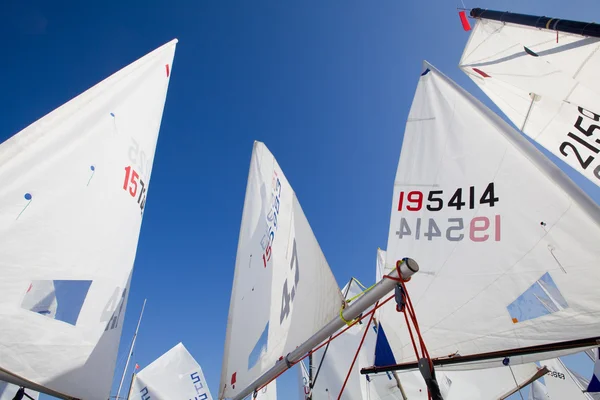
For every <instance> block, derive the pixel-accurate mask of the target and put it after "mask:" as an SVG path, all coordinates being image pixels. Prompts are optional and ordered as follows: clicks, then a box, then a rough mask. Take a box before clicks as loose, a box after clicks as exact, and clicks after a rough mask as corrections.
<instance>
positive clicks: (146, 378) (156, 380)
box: [129, 343, 212, 400]
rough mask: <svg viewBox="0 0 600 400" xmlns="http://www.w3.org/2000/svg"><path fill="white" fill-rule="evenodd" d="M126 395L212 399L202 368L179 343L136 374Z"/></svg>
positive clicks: (147, 398) (139, 398)
mask: <svg viewBox="0 0 600 400" xmlns="http://www.w3.org/2000/svg"><path fill="white" fill-rule="evenodd" d="M129 399H130V400H150V399H152V400H170V399H195V400H212V396H211V395H210V390H208V385H207V384H206V379H204V374H203V373H202V368H201V367H200V365H198V363H197V362H196V360H195V359H194V357H192V355H191V354H190V353H189V352H188V351H187V349H186V348H185V346H184V345H183V343H179V344H177V345H176V346H175V347H173V348H172V349H171V350H169V351H167V352H166V353H165V354H163V355H162V356H160V357H159V358H157V359H156V360H154V361H153V362H152V363H151V364H150V365H148V366H147V367H146V368H144V369H143V370H141V371H140V372H139V373H138V374H137V375H136V376H135V378H134V380H133V385H132V388H131V389H130V395H129Z"/></svg>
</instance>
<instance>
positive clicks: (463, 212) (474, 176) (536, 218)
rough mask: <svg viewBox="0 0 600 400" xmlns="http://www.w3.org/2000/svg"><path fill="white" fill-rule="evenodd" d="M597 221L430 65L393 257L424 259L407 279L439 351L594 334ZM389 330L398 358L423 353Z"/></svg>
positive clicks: (534, 156)
mask: <svg viewBox="0 0 600 400" xmlns="http://www.w3.org/2000/svg"><path fill="white" fill-rule="evenodd" d="M599 222H600V210H599V208H598V206H597V205H596V204H595V203H594V202H593V201H592V200H591V199H590V198H589V197H587V196H586V195H585V194H584V193H583V192H582V191H581V189H579V187H577V186H576V185H575V184H574V183H573V182H572V181H570V180H569V179H568V178H567V177H566V175H565V174H564V173H563V172H562V171H560V169H559V168H558V167H556V166H555V165H554V164H552V163H551V162H550V161H549V160H548V159H547V158H545V157H544V156H543V155H542V154H541V153H540V152H539V151H538V150H537V149H536V148H535V147H534V146H533V145H532V144H530V143H529V142H528V141H527V140H526V139H525V138H524V137H523V136H521V135H520V134H519V133H518V132H516V131H515V130H514V129H513V128H511V127H510V126H509V125H508V124H507V123H506V122H504V121H503V120H502V119H501V118H499V117H498V116H497V115H495V114H494V113H493V112H491V111H490V110H489V109H487V108H486V107H485V106H483V105H482V104H481V103H480V102H479V101H477V100H476V99H475V98H473V97H472V96H471V95H469V94H468V93H467V92H465V91H464V90H462V89H461V88H460V87H458V86H457V85H456V84H455V83H454V82H452V81H451V80H449V79H448V78H447V77H445V76H444V75H442V74H441V73H440V72H438V71H437V70H436V69H435V68H433V67H432V66H431V65H429V64H427V65H426V66H425V67H424V72H423V74H422V76H421V78H420V80H419V83H418V86H417V90H416V94H415V97H414V100H413V104H412V107H411V110H410V114H409V117H408V121H407V123H406V129H405V133H404V140H403V146H402V151H401V155H400V161H399V164H398V169H397V173H396V178H395V182H394V197H393V201H392V210H391V223H390V231H389V236H388V246H387V261H386V265H387V266H388V267H391V266H393V265H395V262H396V260H399V259H402V258H403V257H411V258H413V259H415V260H416V261H417V262H418V263H419V265H420V271H419V272H418V273H417V274H415V276H414V277H413V278H412V280H411V281H410V282H409V283H408V290H409V292H410V295H411V298H412V300H413V304H414V305H415V308H416V314H417V316H418V319H419V324H420V327H421V332H422V333H423V336H424V339H425V342H426V344H427V347H428V349H429V353H430V354H431V356H432V357H445V356H448V355H450V354H455V353H457V352H458V353H459V354H460V355H469V354H480V353H484V352H490V351H500V350H507V349H514V348H519V347H524V346H532V345H542V344H549V343H556V342H562V341H565V340H572V339H582V338H589V337H595V336H597V334H598V332H599V331H600V292H598V290H597V288H596V284H595V281H596V278H600V270H599V269H598V268H597V265H598V261H599V260H600V248H598V246H596V245H595V244H594V238H595V237H598V235H599V234H600V225H599ZM383 314H384V315H382V316H381V319H382V320H384V319H387V320H388V321H390V323H391V324H393V325H395V326H402V325H403V323H404V320H403V318H402V317H401V316H400V315H398V313H395V314H394V313H392V315H388V312H387V310H383ZM393 321H395V322H393ZM388 325H389V324H388ZM386 333H387V334H388V339H389V341H390V344H391V345H392V349H393V350H394V354H395V356H396V361H398V362H405V361H414V360H415V356H414V354H413V349H412V344H411V341H410V337H409V335H408V333H407V331H406V329H404V330H402V331H398V330H397V331H395V332H394V334H392V332H387V330H386ZM538 359H539V358H538ZM535 360H536V358H535V356H534V357H533V358H532V359H528V360H527V361H528V362H532V361H535ZM500 362H501V360H498V362H497V364H496V366H501V365H502V364H501V363H500ZM518 362H521V361H518V360H515V359H514V358H513V359H512V360H511V365H514V364H516V363H518ZM489 366H494V365H489Z"/></svg>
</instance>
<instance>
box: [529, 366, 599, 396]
mask: <svg viewBox="0 0 600 400" xmlns="http://www.w3.org/2000/svg"><path fill="white" fill-rule="evenodd" d="M540 364H541V365H545V366H546V368H548V370H549V372H548V373H547V374H546V376H545V381H546V388H547V390H548V395H549V397H550V398H551V399H553V400H560V399H569V400H592V397H591V395H589V394H587V393H584V392H583V389H584V388H583V387H582V386H581V385H580V383H579V381H578V380H577V379H576V378H575V377H574V376H573V374H572V373H571V371H569V369H568V368H567V367H566V366H565V365H564V364H563V363H562V361H561V360H560V359H559V358H554V359H551V360H542V361H540Z"/></svg>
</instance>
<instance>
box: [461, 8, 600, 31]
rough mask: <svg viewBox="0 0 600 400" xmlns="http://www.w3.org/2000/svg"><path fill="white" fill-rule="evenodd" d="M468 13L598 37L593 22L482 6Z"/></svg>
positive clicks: (596, 25) (481, 17)
mask: <svg viewBox="0 0 600 400" xmlns="http://www.w3.org/2000/svg"><path fill="white" fill-rule="evenodd" d="M470 15H471V17H473V18H479V19H491V20H494V21H500V22H509V23H513V24H519V25H525V26H531V27H534V28H544V29H551V30H553V31H558V32H565V33H572V34H577V35H581V36H590V37H598V38H600V25H599V24H596V23H593V22H581V21H571V20H567V19H559V18H550V17H545V16H536V15H528V14H517V13H511V12H503V11H494V10H486V9H482V8H473V9H472V10H471V12H470Z"/></svg>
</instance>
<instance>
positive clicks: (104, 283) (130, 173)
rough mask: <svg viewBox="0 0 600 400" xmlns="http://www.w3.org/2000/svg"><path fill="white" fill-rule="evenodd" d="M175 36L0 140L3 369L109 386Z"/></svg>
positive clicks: (95, 389) (89, 395) (32, 377)
mask: <svg viewBox="0 0 600 400" xmlns="http://www.w3.org/2000/svg"><path fill="white" fill-rule="evenodd" d="M175 44H176V40H174V41H172V42H170V43H168V44H166V45H164V46H162V47H160V48H159V49H157V50H155V51H153V52H152V53H150V54H148V55H146V56H145V57H143V58H141V59H139V60H138V61H136V62H134V63H133V64H131V65H129V66H128V67H126V68H124V69H122V70H121V71H119V72H117V73H116V74H114V75H112V76H110V77H109V78H107V79H105V80H104V81H102V82H101V83H99V84H97V85H96V86H94V87H92V88H91V89H89V90H88V91H86V92H84V93H82V94H81V95H79V96H77V97H76V98H74V99H73V100H71V101H69V102H68V103H66V104H64V105H63V106H61V107H59V108H58V109H56V110H55V111H53V112H51V113H50V114H48V115H46V116H45V117H43V118H42V119H40V120H38V121H37V122H35V123H33V124H32V125H30V126H28V127H27V128H25V129H23V130H22V131H21V132H19V133H18V134H16V135H15V136H13V137H12V138H10V139H9V140H7V141H6V142H4V143H3V144H2V145H0V165H1V167H0V182H2V185H0V186H1V189H0V205H1V206H2V207H1V208H2V213H0V237H2V246H1V247H0V255H1V257H0V275H1V276H2V279H1V280H0V293H1V296H0V326H1V327H2V329H0V343H2V345H1V346H0V379H5V380H8V381H10V382H12V383H16V384H19V385H25V386H28V387H32V388H34V389H35V390H41V391H44V392H46V393H48V394H52V395H55V396H58V397H63V398H71V397H72V398H81V399H86V400H88V399H89V400H95V399H99V400H105V399H106V398H107V397H108V395H109V390H110V387H111V383H112V378H113V373H114V365H115V361H116V353H117V350H118V346H119V338H120V336H121V327H122V322H123V318H124V315H125V309H126V305H127V297H128V287H129V281H130V278H131V274H132V269H133V262H134V259H135V253H136V248H137V242H138V236H139V232H140V226H141V222H142V216H143V208H144V205H145V201H146V200H145V199H146V194H147V191H148V184H149V181H150V172H151V169H152V161H153V158H154V152H155V148H156V141H157V137H158V131H159V127H160V123H161V118H162V112H163V107H164V103H165V99H166V93H167V87H168V84H169V79H170V78H169V76H170V71H171V69H172V62H173V56H174V51H175ZM40 332H43V334H40Z"/></svg>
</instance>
